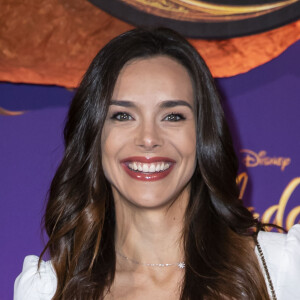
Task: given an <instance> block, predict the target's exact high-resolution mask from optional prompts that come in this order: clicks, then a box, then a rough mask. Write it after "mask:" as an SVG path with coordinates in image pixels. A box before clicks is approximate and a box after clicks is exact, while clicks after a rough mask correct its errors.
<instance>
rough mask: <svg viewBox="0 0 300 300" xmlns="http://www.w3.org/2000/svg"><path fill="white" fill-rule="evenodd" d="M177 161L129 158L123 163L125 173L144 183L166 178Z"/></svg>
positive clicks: (154, 158)
mask: <svg viewBox="0 0 300 300" xmlns="http://www.w3.org/2000/svg"><path fill="white" fill-rule="evenodd" d="M175 163H176V161H175V160H173V159H170V158H168V157H158V156H156V157H150V158H147V157H143V156H134V157H128V158H125V159H123V160H122V161H121V165H122V167H123V169H124V170H125V172H126V173H127V174H128V175H129V176H130V177H132V178H134V179H136V180H142V181H155V180H160V179H163V178H165V177H166V176H168V175H169V174H170V172H171V171H172V169H173V167H174V165H175Z"/></svg>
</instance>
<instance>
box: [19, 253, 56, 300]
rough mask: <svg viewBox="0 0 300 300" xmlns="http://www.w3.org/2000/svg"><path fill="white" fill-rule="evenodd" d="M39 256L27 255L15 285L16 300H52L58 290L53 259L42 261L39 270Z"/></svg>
mask: <svg viewBox="0 0 300 300" xmlns="http://www.w3.org/2000/svg"><path fill="white" fill-rule="evenodd" d="M38 260H39V258H38V257H37V256H35V255H30V256H26V257H25V259H24V263H23V269H22V272H21V274H20V275H19V276H18V277H17V278H16V280H15V285H14V300H29V299H30V300H50V299H51V298H52V297H53V296H54V294H55V291H56V285H57V280H56V274H55V271H54V269H53V266H52V264H51V261H42V262H41V265H40V268H39V270H38Z"/></svg>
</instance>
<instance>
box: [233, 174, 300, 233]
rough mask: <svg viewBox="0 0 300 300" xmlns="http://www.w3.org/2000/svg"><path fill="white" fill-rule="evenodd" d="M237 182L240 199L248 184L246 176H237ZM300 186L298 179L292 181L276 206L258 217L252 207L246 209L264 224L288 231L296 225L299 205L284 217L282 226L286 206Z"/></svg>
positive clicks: (299, 178)
mask: <svg viewBox="0 0 300 300" xmlns="http://www.w3.org/2000/svg"><path fill="white" fill-rule="evenodd" d="M237 182H238V184H239V186H240V199H242V198H243V196H244V193H245V189H246V186H247V183H248V174H247V173H245V172H243V173H241V174H239V176H238V178H237ZM299 185H300V177H296V178H294V179H292V180H291V181H290V182H289V184H288V185H287V187H286V188H285V189H284V191H283V192H282V194H281V197H280V199H279V202H278V204H275V205H272V206H270V207H269V208H267V209H266V210H265V212H264V213H263V214H262V216H261V217H260V214H258V213H257V212H255V208H254V207H252V206H251V207H248V209H249V210H250V211H251V212H253V215H254V217H256V218H259V219H260V220H261V221H262V222H264V223H274V224H276V225H279V226H283V227H285V228H286V229H287V230H289V229H290V228H291V227H292V226H293V225H294V224H296V218H297V217H299V216H300V205H297V206H295V207H293V208H292V209H291V210H290V211H289V213H288V214H287V216H286V219H285V224H284V216H285V212H286V206H287V203H288V202H289V200H290V198H291V197H292V194H293V192H294V191H295V190H296V188H297V187H298V186H299Z"/></svg>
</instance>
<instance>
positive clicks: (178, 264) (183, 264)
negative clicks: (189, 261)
mask: <svg viewBox="0 0 300 300" xmlns="http://www.w3.org/2000/svg"><path fill="white" fill-rule="evenodd" d="M116 253H117V254H118V255H120V256H121V257H122V258H124V259H126V260H128V261H130V262H132V263H134V264H136V265H141V266H147V267H158V268H165V267H172V266H177V267H178V268H180V269H184V268H185V263H184V261H180V262H178V263H173V264H147V263H141V262H139V261H137V260H134V259H131V258H129V257H127V256H125V255H123V254H122V253H120V252H118V251H116Z"/></svg>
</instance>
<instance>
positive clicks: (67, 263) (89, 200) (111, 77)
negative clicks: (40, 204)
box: [40, 28, 269, 300]
mask: <svg viewBox="0 0 300 300" xmlns="http://www.w3.org/2000/svg"><path fill="white" fill-rule="evenodd" d="M158 55H165V56H168V57H170V58H172V59H175V60H176V61H178V62H179V63H181V64H182V65H183V66H184V67H185V68H186V69H187V70H188V72H189V74H190V77H191V80H192V82H193V87H194V95H195V100H194V101H195V107H196V111H195V114H196V121H197V133H196V134H197V149H196V150H197V151H196V152H197V166H196V170H195V172H194V174H193V176H192V178H191V194H190V200H189V203H188V206H187V209H186V212H185V223H184V228H183V239H184V240H183V242H184V250H185V263H186V268H185V276H184V279H183V282H182V286H181V295H180V299H182V300H183V299H184V300H194V299H195V300H196V299H197V300H200V299H248V300H249V299H252V300H257V299H269V296H268V292H267V288H266V284H265V282H264V278H263V275H262V273H261V271H260V268H259V264H258V261H257V258H256V255H255V253H254V251H253V247H251V246H250V245H251V242H250V241H249V240H251V236H255V228H256V227H257V225H258V224H259V222H258V221H257V220H256V219H254V218H253V216H252V214H251V213H250V212H249V211H248V210H247V209H246V208H245V207H244V206H243V205H242V202H241V201H240V200H239V199H238V196H239V190H238V187H237V184H236V178H237V170H238V162H237V158H236V155H235V152H234V149H233V145H232V140H231V135H230V133H229V130H228V127H227V124H226V121H225V119H224V113H223V110H222V107H221V104H220V101H219V95H218V92H217V90H216V87H215V84H214V81H213V78H212V76H211V74H210V72H209V70H208V68H207V66H206V64H205V62H204V61H203V59H202V58H201V56H200V55H199V53H198V52H197V51H196V50H195V49H194V48H193V47H192V46H191V45H190V44H189V43H188V42H187V41H186V40H185V39H184V38H182V37H181V36H180V35H178V34H177V33H176V32H174V31H172V30H170V29H166V28H156V29H134V30H131V31H128V32H125V33H123V34H121V35H120V36H118V37H116V38H114V39H113V40H112V41H110V42H109V43H108V44H107V45H106V46H105V47H104V48H103V49H102V50H101V51H100V52H99V53H98V54H97V56H96V57H95V58H94V60H93V61H92V63H91V65H90V67H89V68H88V70H87V72H86V74H85V76H84V78H83V80H82V82H81V84H80V86H79V88H78V90H77V92H76V94H75V96H74V99H73V101H72V104H71V107H70V110H69V114H68V118H67V122H66V126H65V129H64V139H65V153H64V157H63V159H62V162H61V164H60V166H59V168H58V170H57V172H56V174H55V176H54V179H53V181H52V184H51V188H50V193H49V200H48V203H47V208H46V213H45V217H44V222H45V228H46V231H47V234H48V235H49V242H48V243H47V245H46V247H45V249H44V251H43V253H42V254H41V257H40V260H41V258H42V256H43V254H44V253H45V251H48V250H49V252H50V256H51V261H52V264H53V266H54V269H55V271H56V274H57V290H56V293H55V295H54V297H53V299H54V300H71V299H72V300H74V299H76V300H78V299H82V300H83V299H84V300H86V299H94V300H96V299H103V298H104V297H105V295H106V293H107V292H108V291H109V289H110V287H111V285H112V283H113V281H114V276H115V269H116V254H115V245H114V232H115V211H114V200H113V196H112V191H111V187H110V184H109V183H108V181H107V180H106V178H105V176H104V172H103V169H102V164H101V159H102V158H101V144H100V142H101V133H102V128H103V124H104V121H105V118H106V115H107V111H108V107H109V105H110V100H111V96H112V93H113V90H114V86H115V83H116V80H117V77H118V75H119V73H120V71H121V69H122V68H123V67H124V65H125V64H126V63H128V62H129V61H130V60H133V59H138V58H143V59H146V58H149V57H154V56H158Z"/></svg>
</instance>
